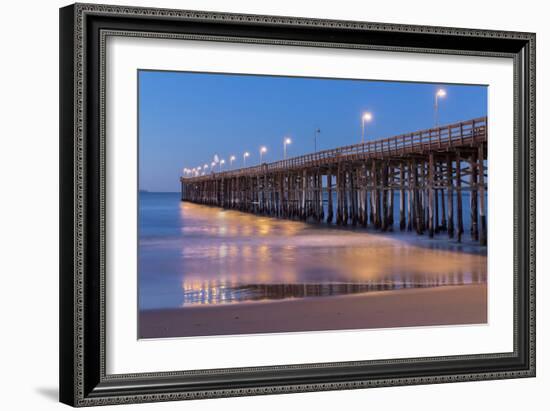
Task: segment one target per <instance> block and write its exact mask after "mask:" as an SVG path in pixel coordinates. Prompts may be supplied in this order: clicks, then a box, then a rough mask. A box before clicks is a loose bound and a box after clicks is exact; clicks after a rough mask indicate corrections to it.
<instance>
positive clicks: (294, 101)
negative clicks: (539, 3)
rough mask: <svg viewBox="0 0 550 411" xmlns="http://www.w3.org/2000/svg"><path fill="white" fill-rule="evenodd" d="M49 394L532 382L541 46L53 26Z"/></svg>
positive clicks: (83, 401)
mask: <svg viewBox="0 0 550 411" xmlns="http://www.w3.org/2000/svg"><path fill="white" fill-rule="evenodd" d="M60 22H61V26H60V87H61V90H60V95H61V106H60V123H61V124H60V130H61V131H60V150H61V154H60V158H61V175H60V188H61V190H60V191H61V198H60V204H61V229H60V232H61V257H60V261H61V268H60V399H61V401H62V402H64V403H67V404H70V405H73V406H90V405H102V404H120V403H135V402H149V401H169V400H182V399H196V398H213V397H229V396H243V395H257V394H276V393H289V392H299V391H321V390H336V389H355V388H368V387H380V386H390V385H391V386H393V385H411V384H432V383H445V382H455V381H475V380H487V379H502V378H520V377H532V376H534V375H535V35H534V34H533V33H518V32H503V31H489V30H482V29H475V30H474V29H462V28H460V29H459V28H446V27H425V26H411V25H395V24H384V23H368V22H352V21H334V20H314V19H304V18H293V17H278V16H258V15H239V14H225V13H214V12H199V11H184V10H166V9H148V8H136V7H125V6H106V5H90V4H75V5H71V6H67V7H65V8H62V9H61V10H60Z"/></svg>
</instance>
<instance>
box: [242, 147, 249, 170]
mask: <svg viewBox="0 0 550 411" xmlns="http://www.w3.org/2000/svg"><path fill="white" fill-rule="evenodd" d="M249 156H250V153H249V152H248V151H245V152H244V153H243V167H246V158H247V157H249Z"/></svg>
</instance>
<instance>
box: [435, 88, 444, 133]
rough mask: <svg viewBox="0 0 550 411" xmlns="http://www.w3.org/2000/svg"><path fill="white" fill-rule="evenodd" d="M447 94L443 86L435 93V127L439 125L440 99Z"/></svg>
mask: <svg viewBox="0 0 550 411" xmlns="http://www.w3.org/2000/svg"><path fill="white" fill-rule="evenodd" d="M446 95H447V92H446V91H445V90H444V89H442V88H440V89H439V90H437V92H436V93H435V97H434V124H435V127H437V126H438V125H439V99H440V98H443V97H445V96H446Z"/></svg>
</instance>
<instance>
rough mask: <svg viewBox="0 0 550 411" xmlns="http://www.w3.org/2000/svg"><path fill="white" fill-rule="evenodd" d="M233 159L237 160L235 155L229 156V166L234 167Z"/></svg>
mask: <svg viewBox="0 0 550 411" xmlns="http://www.w3.org/2000/svg"><path fill="white" fill-rule="evenodd" d="M233 161H235V156H231V157H229V168H231V167H233Z"/></svg>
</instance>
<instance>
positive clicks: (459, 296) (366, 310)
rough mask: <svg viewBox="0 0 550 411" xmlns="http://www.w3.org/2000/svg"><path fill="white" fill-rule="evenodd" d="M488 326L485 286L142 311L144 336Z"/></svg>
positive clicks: (141, 331)
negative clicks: (464, 325)
mask: <svg viewBox="0 0 550 411" xmlns="http://www.w3.org/2000/svg"><path fill="white" fill-rule="evenodd" d="M486 322H487V286H486V284H475V285H461V286H440V287H433V288H423V289H407V290H394V291H377V292H369V293H363V294H354V295H343V296H333V297H315V298H299V299H291V300H281V301H273V300H271V301H260V302H241V303H231V304H215V305H198V306H189V307H185V308H175V309H157V310H143V311H141V313H140V326H139V336H140V338H162V337H186V336H205V335H230V334H254V333H274V332H293V331H316V330H345V329H365V328H390V327H406V326H427V325H448V324H453V325H456V324H482V323H486Z"/></svg>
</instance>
